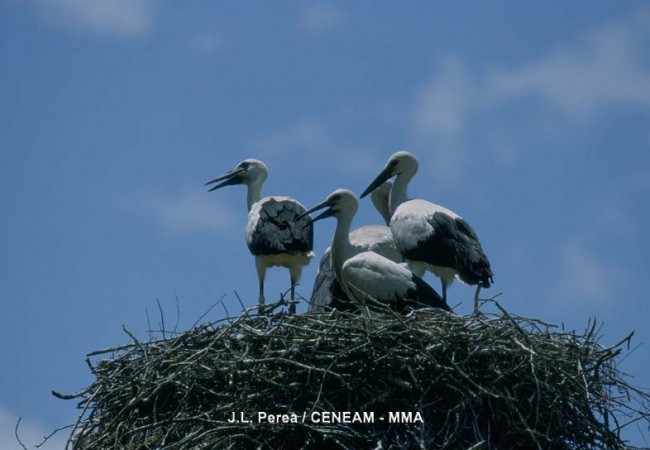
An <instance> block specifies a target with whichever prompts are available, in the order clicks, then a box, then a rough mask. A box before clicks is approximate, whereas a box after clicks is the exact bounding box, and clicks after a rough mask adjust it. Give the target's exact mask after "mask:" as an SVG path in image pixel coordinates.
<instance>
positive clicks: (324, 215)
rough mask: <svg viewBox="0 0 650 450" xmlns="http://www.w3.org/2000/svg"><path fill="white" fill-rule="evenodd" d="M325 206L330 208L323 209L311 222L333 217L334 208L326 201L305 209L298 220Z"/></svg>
mask: <svg viewBox="0 0 650 450" xmlns="http://www.w3.org/2000/svg"><path fill="white" fill-rule="evenodd" d="M324 208H329V209H328V210H325V211H323V212H322V213H320V214H319V215H318V216H316V217H315V218H314V219H312V221H311V223H314V222H318V221H319V220H321V219H325V218H327V217H332V216H333V215H334V210H333V209H332V208H331V207H330V204H329V203H327V201H324V202H323V203H319V204H318V205H316V206H314V207H313V208H311V209H309V210H307V211H305V212H304V213H302V214H301V215H300V217H298V220H300V219H302V218H303V217H305V216H308V215H309V214H311V213H313V212H315V211H319V210H321V209H324Z"/></svg>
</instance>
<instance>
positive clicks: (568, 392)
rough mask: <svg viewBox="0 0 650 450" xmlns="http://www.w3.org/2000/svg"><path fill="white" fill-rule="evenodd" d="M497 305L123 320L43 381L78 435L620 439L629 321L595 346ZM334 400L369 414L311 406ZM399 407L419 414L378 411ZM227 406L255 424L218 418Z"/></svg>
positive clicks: (223, 444) (416, 443)
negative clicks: (52, 383) (118, 334)
mask: <svg viewBox="0 0 650 450" xmlns="http://www.w3.org/2000/svg"><path fill="white" fill-rule="evenodd" d="M497 306H498V305H497ZM501 311H502V313H501V314H500V315H479V316H473V317H460V316H456V315H453V314H449V313H445V312H442V311H440V310H436V309H421V310H417V311H412V312H410V313H409V314H407V315H400V314H396V313H393V312H391V311H383V312H373V313H372V314H369V315H358V314H352V313H345V312H336V311H333V312H331V313H327V314H306V315H286V314H266V315H258V314H256V313H255V312H254V310H247V311H246V312H244V313H243V314H242V315H241V316H240V317H238V318H236V319H228V320H224V321H221V322H215V323H211V324H207V325H201V326H197V327H194V328H193V329H191V330H190V331H187V332H185V333H182V334H178V335H176V336H174V337H172V338H158V339H155V338H153V337H152V338H151V340H150V341H148V342H141V341H138V340H136V339H135V337H133V335H131V334H130V333H129V335H130V336H131V338H132V339H133V342H132V343H131V344H129V345H126V346H122V347H119V348H115V349H109V350H103V351H100V352H94V353H93V354H91V355H90V356H92V357H93V358H96V357H97V356H98V355H101V356H103V357H110V359H101V360H99V361H98V362H95V363H91V362H90V360H89V366H90V368H91V371H92V373H93V375H94V376H95V377H96V380H95V381H94V382H93V383H92V384H91V385H90V386H89V387H88V388H87V389H85V390H83V391H82V392H80V393H78V394H74V395H70V396H62V395H61V394H56V395H58V396H61V397H65V398H77V399H79V404H78V407H79V408H80V410H81V413H80V417H79V420H78V422H77V423H76V425H75V426H74V429H73V432H72V433H71V438H70V440H69V444H70V447H72V448H75V449H115V448H120V449H167V450H171V449H202V448H210V449H230V448H233V449H235V448H236V449H240V448H243V449H245V448H251V449H252V448H270V449H279V448H283V449H301V448H355V449H364V448H367V449H387V448H421V449H429V448H441V449H444V448H450V449H468V448H476V449H478V448H483V449H496V448H500V449H514V448H521V449H524V448H525V449H528V448H530V449H535V448H538V449H587V448H593V449H619V448H625V443H624V442H623V440H622V438H621V437H620V434H619V433H620V430H621V428H622V427H623V426H624V425H626V423H630V422H634V421H636V420H645V421H647V411H648V394H647V393H645V392H643V391H641V390H638V389H636V388H634V387H632V386H631V385H629V384H628V381H627V378H628V377H627V376H626V375H625V374H623V373H621V372H620V371H619V370H618V369H617V367H616V361H617V356H618V355H619V354H620V353H621V351H622V350H623V347H624V345H625V344H629V338H630V337H631V336H628V337H627V338H626V339H624V340H623V341H622V342H620V343H619V344H616V345H614V346H612V347H609V348H605V347H603V346H602V345H600V343H599V328H598V327H597V326H596V323H595V322H590V323H589V325H588V327H587V329H586V331H585V332H584V333H575V332H566V331H563V330H560V329H557V328H556V327H553V326H551V325H548V324H545V323H542V322H540V321H538V320H533V319H527V318H523V317H516V316H512V315H509V314H508V313H506V312H505V311H503V310H501ZM333 411H335V412H341V411H349V412H352V413H354V412H359V413H363V412H367V413H368V412H372V413H373V414H374V421H373V422H372V423H336V424H328V423H317V422H316V421H315V420H311V419H318V418H323V417H325V416H323V415H322V413H324V412H333ZM396 411H405V412H412V413H413V417H415V413H419V414H420V415H421V417H422V422H420V421H419V420H416V421H415V423H389V417H390V416H389V414H390V412H396ZM258 412H266V413H268V414H291V413H294V414H296V416H293V419H294V420H296V419H297V422H298V423H267V422H265V421H264V422H262V423H260V422H258V421H257V419H258ZM233 413H236V416H237V418H239V417H240V413H243V415H244V417H245V418H247V419H250V420H251V421H252V423H229V422H228V419H230V418H231V417H232V415H233ZM312 413H316V414H314V415H312ZM318 413H321V414H320V415H319V414H318ZM303 417H305V420H304V422H303ZM291 418H292V416H289V420H291ZM351 418H352V419H354V415H353V416H352V417H351Z"/></svg>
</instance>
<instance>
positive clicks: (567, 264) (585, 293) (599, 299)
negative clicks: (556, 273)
mask: <svg viewBox="0 0 650 450" xmlns="http://www.w3.org/2000/svg"><path fill="white" fill-rule="evenodd" d="M560 261H561V263H560V267H559V268H560V272H561V273H560V277H559V279H558V283H557V286H558V290H559V295H560V297H561V298H562V299H563V300H568V301H572V302H583V303H589V304H604V303H607V302H608V301H609V300H610V299H611V298H612V296H613V294H614V293H615V290H616V288H617V287H618V286H619V281H620V278H621V276H620V273H619V272H618V270H617V269H616V267H613V266H611V265H609V264H608V263H607V262H606V261H604V260H603V259H602V258H600V257H599V256H597V255H596V254H595V253H594V252H593V251H590V250H589V249H588V248H587V247H586V246H585V245H584V244H583V243H580V242H578V241H575V240H574V241H569V242H567V243H566V244H565V245H564V248H563V249H562V254H561V259H560Z"/></svg>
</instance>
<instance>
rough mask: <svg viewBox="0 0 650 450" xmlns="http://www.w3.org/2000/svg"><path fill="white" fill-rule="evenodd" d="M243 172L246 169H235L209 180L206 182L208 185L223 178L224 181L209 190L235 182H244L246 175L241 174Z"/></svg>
mask: <svg viewBox="0 0 650 450" xmlns="http://www.w3.org/2000/svg"><path fill="white" fill-rule="evenodd" d="M242 172H244V169H233V170H231V171H230V172H228V173H227V174H225V175H221V176H220V177H217V178H215V179H214V180H210V181H208V182H207V183H205V185H206V186H208V185H210V184H212V183H216V182H218V181H222V180H223V182H222V183H219V184H217V185H216V186H214V187H212V189H210V190H209V191H208V192H212V191H214V190H216V189H219V188H222V187H224V186H230V185H233V184H242V183H243V182H244V177H243V176H242V175H241V174H242Z"/></svg>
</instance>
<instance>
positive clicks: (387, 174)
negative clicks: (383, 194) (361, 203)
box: [360, 166, 394, 198]
mask: <svg viewBox="0 0 650 450" xmlns="http://www.w3.org/2000/svg"><path fill="white" fill-rule="evenodd" d="M393 175H394V174H393V170H392V167H390V166H388V167H385V168H384V170H382V171H381V173H380V174H379V175H377V178H375V179H374V180H373V182H372V183H370V185H369V186H368V187H367V188H366V190H365V191H363V194H361V197H360V198H363V197H365V196H366V195H368V194H370V193H371V192H372V191H374V190H375V189H377V188H378V187H379V186H381V184H382V183H383V182H384V181H386V180H388V179H389V178H391V177H392V176H393Z"/></svg>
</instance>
